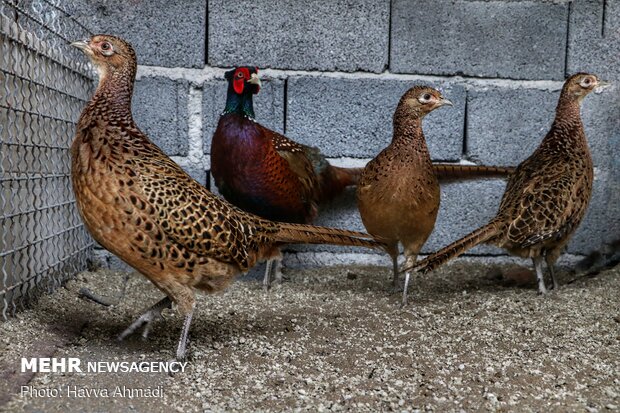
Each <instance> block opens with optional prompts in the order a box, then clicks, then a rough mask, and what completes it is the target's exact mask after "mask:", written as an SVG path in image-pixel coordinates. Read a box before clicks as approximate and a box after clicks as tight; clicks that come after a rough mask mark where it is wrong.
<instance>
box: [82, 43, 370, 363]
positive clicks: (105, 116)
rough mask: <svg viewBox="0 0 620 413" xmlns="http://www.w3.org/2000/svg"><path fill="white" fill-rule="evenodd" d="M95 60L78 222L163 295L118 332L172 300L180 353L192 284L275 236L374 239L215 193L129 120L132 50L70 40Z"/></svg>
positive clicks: (256, 251) (223, 271) (233, 266)
mask: <svg viewBox="0 0 620 413" xmlns="http://www.w3.org/2000/svg"><path fill="white" fill-rule="evenodd" d="M72 45H73V46H75V47H78V48H79V49H81V50H82V51H83V52H84V53H85V54H86V55H87V56H88V57H89V58H90V60H91V62H92V63H93V64H94V65H95V66H96V67H97V69H98V72H99V78H100V79H99V86H98V87H97V90H96V92H95V94H94V96H93V97H92V99H91V101H90V102H89V103H88V105H87V106H86V108H85V109H84V111H83V112H82V115H81V116H80V120H79V122H78V126H77V131H76V137H75V140H74V142H73V145H72V147H71V155H72V165H71V175H72V181H73V189H74V191H75V196H76V199H77V206H78V209H79V211H80V214H81V216H82V219H83V220H84V223H85V225H86V228H88V230H89V231H90V233H91V234H92V236H93V238H95V240H97V242H99V243H100V244H101V245H102V246H103V247H105V248H107V249H108V250H110V251H111V252H113V253H114V254H116V255H118V256H119V257H120V258H122V259H123V260H124V261H125V262H127V263H128V264H129V265H131V266H132V267H134V268H135V269H136V270H138V271H139V272H141V273H142V274H143V275H145V276H146V277H147V278H148V279H149V280H151V281H152V282H153V284H155V286H156V287H157V288H159V289H160V290H162V291H163V292H164V293H165V294H166V297H165V298H164V299H162V300H161V301H160V302H158V303H157V304H155V305H154V306H152V307H151V308H150V309H148V310H147V311H146V312H145V313H144V314H143V315H142V316H141V317H139V318H138V319H137V320H136V321H135V322H134V323H132V324H131V325H130V326H129V327H128V328H127V329H126V330H125V331H124V332H123V333H122V334H121V335H120V336H119V339H122V338H124V337H126V336H127V335H129V334H131V333H132V332H134V331H135V330H136V329H137V328H139V327H140V326H141V325H143V324H146V326H145V328H144V333H143V336H144V337H146V336H147V335H148V333H149V329H150V326H151V322H152V321H153V320H154V319H156V318H158V317H159V314H160V313H161V310H162V309H164V308H167V307H170V306H171V304H172V302H174V303H176V305H177V306H178V310H179V311H180V313H181V314H183V315H184V316H185V322H184V324H183V329H182V332H181V338H180V340H179V344H178V347H177V353H176V354H177V358H178V359H183V358H184V357H185V349H186V344H187V335H188V331H189V326H190V323H191V320H192V314H193V311H194V303H195V299H194V289H198V290H202V291H206V292H215V291H219V290H222V289H224V288H226V287H227V286H228V285H229V284H230V282H231V281H232V280H233V278H234V277H235V276H236V275H237V274H239V273H241V272H244V271H247V270H248V269H249V268H251V267H252V266H253V265H255V264H256V262H257V261H260V260H265V259H270V258H271V257H273V256H274V255H275V254H277V253H278V247H279V245H281V244H283V243H331V244H338V245H356V246H365V247H378V246H380V245H381V244H379V243H378V242H376V241H374V240H372V239H371V237H370V236H369V235H367V234H363V233H359V232H353V231H344V230H337V229H331V228H323V227H315V226H310V225H297V224H285V223H274V222H271V221H268V220H266V219H263V218H260V217H258V216H255V215H252V214H249V213H246V212H243V211H241V210H239V209H237V208H236V207H234V206H232V205H231V204H229V203H228V202H226V201H223V200H221V199H219V198H217V197H216V196H214V195H213V194H212V193H211V192H209V191H208V190H207V189H206V188H204V187H203V186H201V185H200V184H198V183H197V182H196V181H194V180H193V179H192V178H190V176H189V175H187V174H186V173H185V172H184V171H183V170H182V169H181V168H180V167H179V166H178V165H177V164H176V163H174V162H173V161H172V160H171V159H170V158H168V157H167V156H166V155H165V154H164V152H162V150H161V149H160V148H158V147H157V146H156V145H155V144H153V143H152V142H151V141H150V140H149V139H148V137H147V136H146V135H144V134H143V133H142V132H141V131H140V130H139V129H138V127H137V126H136V124H135V123H134V120H133V117H132V114H131V97H132V93H133V84H134V80H135V74H136V56H135V53H134V51H133V49H132V47H131V45H129V44H128V43H126V42H125V41H123V40H122V39H119V38H118V37H114V36H109V35H96V36H93V37H92V38H91V39H90V40H86V41H78V42H74V43H72Z"/></svg>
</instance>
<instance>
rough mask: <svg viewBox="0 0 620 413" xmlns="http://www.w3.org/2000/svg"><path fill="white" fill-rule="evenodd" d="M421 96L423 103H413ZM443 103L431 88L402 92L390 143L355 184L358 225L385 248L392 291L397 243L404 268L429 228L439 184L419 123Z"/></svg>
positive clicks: (396, 272) (434, 211)
mask: <svg viewBox="0 0 620 413" xmlns="http://www.w3.org/2000/svg"><path fill="white" fill-rule="evenodd" d="M427 95H428V96H430V100H429V101H428V102H425V103H423V102H421V101H420V100H419V99H420V97H421V96H422V97H424V96H427ZM445 102H447V101H446V100H445V99H443V98H442V97H441V95H440V94H439V92H438V91H436V90H434V89H431V88H427V87H414V88H412V89H410V90H409V91H407V93H405V95H403V97H402V98H401V100H400V103H399V104H398V107H397V109H396V112H395V113H394V135H393V138H392V142H391V143H390V145H389V146H388V147H387V148H385V149H384V150H383V151H381V153H379V155H377V157H376V158H374V159H373V160H372V161H370V162H369V163H368V165H366V168H365V169H364V171H363V172H362V176H361V178H360V181H359V184H358V190H357V199H358V204H359V210H360V214H361V217H362V221H363V222H364V226H365V227H366V229H367V230H368V232H369V233H371V234H373V235H375V236H377V237H381V239H383V240H384V241H385V242H386V244H387V245H388V248H387V250H388V253H389V254H390V256H391V258H392V262H393V267H394V287H395V288H398V269H397V258H398V243H399V242H400V243H402V245H403V248H404V252H405V259H406V264H405V265H408V266H410V265H412V264H413V263H415V261H416V259H417V256H418V253H419V252H420V249H421V248H422V246H423V245H424V243H425V242H426V240H427V239H428V237H429V235H430V234H431V232H432V231H433V227H434V226H435V220H436V218H437V212H438V210H439V195H440V194H439V181H438V179H437V177H436V175H435V172H434V171H433V165H432V162H431V158H430V155H429V152H428V148H427V146H426V141H425V139H424V134H423V132H422V119H423V117H424V116H425V115H426V114H427V113H429V112H430V111H432V110H433V109H435V108H437V107H440V106H442V105H443V104H445ZM448 103H449V102H448Z"/></svg>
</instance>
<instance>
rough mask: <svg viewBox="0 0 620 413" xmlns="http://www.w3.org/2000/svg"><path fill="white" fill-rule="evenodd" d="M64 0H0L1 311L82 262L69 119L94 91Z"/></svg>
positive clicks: (87, 250)
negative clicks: (74, 47) (77, 48)
mask: <svg viewBox="0 0 620 413" xmlns="http://www.w3.org/2000/svg"><path fill="white" fill-rule="evenodd" d="M71 3H72V2H71V1H67V0H0V314H1V316H2V317H1V318H3V319H6V318H7V317H8V316H10V315H12V314H14V313H15V312H16V311H17V310H18V309H20V308H22V307H23V306H25V305H27V303H28V302H30V301H31V300H32V299H33V298H35V297H36V296H37V294H38V293H40V292H41V291H51V290H53V289H54V288H56V287H58V286H59V285H60V284H61V283H62V281H63V280H65V279H67V278H68V277H70V276H71V275H73V274H75V273H76V272H77V271H79V270H82V269H84V267H85V266H86V264H87V260H88V258H89V257H90V255H91V252H92V246H93V241H92V239H91V238H90V237H89V236H88V234H87V232H86V230H85V228H84V227H83V225H82V222H81V220H80V217H79V215H78V212H77V208H76V206H75V199H74V196H73V192H72V189H71V176H70V175H71V167H70V166H71V162H70V146H71V142H72V140H73V136H74V133H75V123H76V122H77V119H78V117H79V115H80V112H81V110H82V108H83V107H84V105H85V102H86V101H87V100H88V98H89V97H90V95H91V93H92V88H93V79H92V75H91V72H90V71H89V69H88V67H87V66H86V65H84V64H83V63H81V62H83V57H82V56H80V55H79V54H78V52H77V51H76V50H73V48H71V47H70V46H69V43H70V42H71V41H73V40H76V39H81V38H84V37H87V36H88V35H89V32H88V30H87V29H86V28H85V27H84V26H83V25H81V24H80V22H78V21H76V20H75V19H74V18H73V17H72V16H71V15H70V13H69V12H68V11H67V10H69V7H70V6H71Z"/></svg>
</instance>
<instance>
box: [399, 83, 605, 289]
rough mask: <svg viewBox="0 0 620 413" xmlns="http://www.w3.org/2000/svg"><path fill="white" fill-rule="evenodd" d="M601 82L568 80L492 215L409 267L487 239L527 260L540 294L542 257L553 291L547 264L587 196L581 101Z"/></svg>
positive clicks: (431, 264) (431, 265)
mask: <svg viewBox="0 0 620 413" xmlns="http://www.w3.org/2000/svg"><path fill="white" fill-rule="evenodd" d="M606 85H607V83H606V82H603V81H601V80H599V78H598V77H597V76H594V75H591V74H587V73H577V74H575V75H573V76H571V77H570V78H568V79H567V80H566V82H565V83H564V86H563V88H562V92H561V94H560V99H559V103H558V105H557V108H556V113H555V119H554V121H553V124H552V126H551V130H550V131H549V132H548V133H547V135H546V136H545V138H544V139H543V140H542V142H541V144H540V145H539V146H538V148H537V149H536V150H535V151H534V153H533V154H532V155H531V156H530V157H529V158H527V159H526V160H525V161H523V162H522V163H521V164H520V165H519V166H517V169H516V170H515V172H514V173H513V174H512V175H511V177H510V179H509V181H508V185H507V186H506V191H505V192H504V195H503V197H502V201H501V203H500V206H499V210H498V212H497V215H496V216H495V218H493V219H492V220H491V221H490V222H489V223H488V224H486V225H484V226H482V227H480V228H478V229H477V230H475V231H473V232H472V233H470V234H468V235H467V236H465V237H463V238H461V239H460V240H458V241H456V242H454V243H452V244H450V245H448V246H447V247H445V248H443V249H441V250H440V251H438V252H436V253H434V254H432V255H430V256H429V257H427V258H426V259H424V260H423V261H420V262H419V263H418V264H417V265H415V267H414V268H416V269H417V270H418V271H421V272H424V273H426V272H428V271H432V270H433V269H435V268H437V267H439V266H440V265H442V264H444V263H446V262H447V261H449V260H450V259H452V258H454V257H457V256H459V255H461V254H463V253H464V252H465V251H467V250H468V249H470V248H473V247H474V246H476V245H478V244H480V243H490V244H494V245H497V246H499V247H502V248H504V249H506V250H508V252H510V253H511V254H513V255H516V256H519V257H523V258H531V259H532V261H533V264H534V269H535V271H536V278H537V281H538V291H539V293H540V294H545V293H546V292H547V288H546V285H545V280H544V275H543V268H542V267H543V259H544V260H545V261H546V263H547V267H548V268H549V273H550V275H551V279H552V281H553V288H554V289H557V288H558V283H557V280H556V277H555V272H554V268H553V266H554V264H555V262H556V261H557V259H558V258H559V256H560V254H561V252H562V249H563V248H564V246H565V245H566V244H567V242H568V240H569V239H570V237H571V236H572V235H573V233H574V232H575V230H576V229H577V227H578V226H579V224H580V222H581V220H582V219H583V216H584V214H585V212H586V209H587V207H588V202H589V201H590V196H591V194H592V180H593V166H592V157H591V156H590V149H589V148H588V142H587V140H586V135H585V132H584V129H583V123H582V121H581V116H580V109H581V103H582V101H583V99H584V98H585V97H586V96H587V95H588V94H589V93H590V92H592V91H593V90H594V89H597V88H600V87H603V86H606ZM409 269H410V268H407V269H406V270H405V271H408V270H409Z"/></svg>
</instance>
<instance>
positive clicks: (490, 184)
mask: <svg viewBox="0 0 620 413" xmlns="http://www.w3.org/2000/svg"><path fill="white" fill-rule="evenodd" d="M505 186H506V181H504V180H503V179H483V180H477V181H465V182H451V183H446V184H442V185H441V204H440V207H439V214H438V215H437V222H436V223H435V229H434V231H433V233H432V234H431V236H430V237H429V239H428V241H427V242H426V244H425V245H424V247H423V248H422V252H423V253H427V254H428V253H432V252H435V251H437V250H439V249H440V248H443V247H445V246H446V245H448V244H450V243H452V242H454V241H456V240H458V239H459V238H461V237H463V236H465V235H467V234H468V233H470V232H471V231H473V230H475V229H477V228H479V227H481V226H482V225H485V224H486V223H488V222H489V220H490V219H491V218H493V217H494V216H495V214H496V213H497V208H498V207H499V203H500V201H501V199H502V195H503V193H504V188H505ZM467 254H474V255H481V254H482V255H499V254H506V252H505V251H503V250H501V249H499V248H496V247H493V246H488V245H481V246H478V247H476V248H473V249H471V250H470V251H468V253H467Z"/></svg>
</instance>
